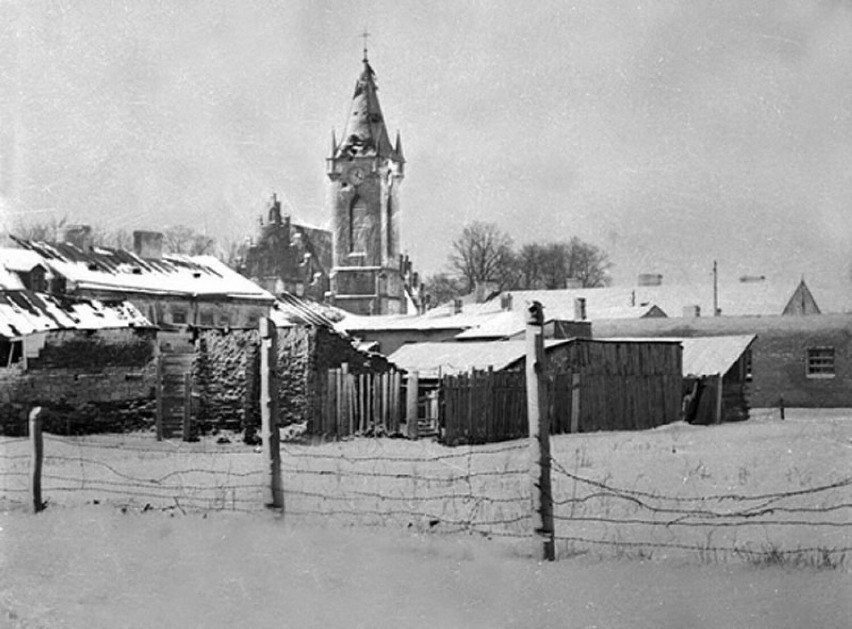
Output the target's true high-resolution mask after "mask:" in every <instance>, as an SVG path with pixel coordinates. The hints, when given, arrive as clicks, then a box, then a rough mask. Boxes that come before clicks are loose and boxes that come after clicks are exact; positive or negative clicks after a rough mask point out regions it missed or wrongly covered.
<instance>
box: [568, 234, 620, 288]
mask: <svg viewBox="0 0 852 629" xmlns="http://www.w3.org/2000/svg"><path fill="white" fill-rule="evenodd" d="M570 248H571V257H570V259H569V267H568V274H569V277H572V278H574V279H577V280H580V283H581V285H582V286H584V287H586V288H596V287H599V286H609V283H610V281H611V278H610V276H609V270H610V269H611V268H612V262H610V260H609V256H608V255H607V253H606V252H605V251H604V250H603V249H601V248H599V247H597V246H596V245H592V244H589V243H587V242H583V241H582V240H580V239H579V238H577V237H576V236H575V237H574V238H572V239H571V242H570Z"/></svg>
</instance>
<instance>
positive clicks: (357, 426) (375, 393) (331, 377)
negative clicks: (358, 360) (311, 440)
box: [310, 364, 406, 438]
mask: <svg viewBox="0 0 852 629" xmlns="http://www.w3.org/2000/svg"><path fill="white" fill-rule="evenodd" d="M320 388H321V392H320V394H321V396H322V400H323V405H322V410H321V413H320V415H319V417H317V418H316V419H315V421H314V422H312V425H311V427H310V430H311V432H312V433H313V434H315V435H322V436H325V437H328V438H344V437H350V436H355V435H371V436H381V435H396V434H401V432H402V430H401V425H402V423H403V420H404V419H405V416H406V395H405V389H404V387H403V377H402V373H401V372H399V371H388V372H385V373H364V374H353V373H350V372H349V369H348V367H347V365H345V364H344V365H343V366H342V367H341V368H340V369H329V370H328V372H327V373H326V378H325V381H324V382H321V384H320Z"/></svg>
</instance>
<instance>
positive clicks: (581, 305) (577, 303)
mask: <svg viewBox="0 0 852 629" xmlns="http://www.w3.org/2000/svg"><path fill="white" fill-rule="evenodd" d="M585 320H586V299H585V297H577V298H576V299H575V300H574V321H585Z"/></svg>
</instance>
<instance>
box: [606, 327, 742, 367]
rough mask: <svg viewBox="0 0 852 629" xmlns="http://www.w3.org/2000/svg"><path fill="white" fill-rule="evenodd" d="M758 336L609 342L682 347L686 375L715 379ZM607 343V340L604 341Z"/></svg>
mask: <svg viewBox="0 0 852 629" xmlns="http://www.w3.org/2000/svg"><path fill="white" fill-rule="evenodd" d="M756 338H757V335H756V334H737V335H730V336H696V337H674V336H653V337H614V338H609V339H605V340H608V341H663V342H665V341H668V342H673V343H680V344H681V347H683V375H684V376H685V377H686V376H698V377H700V376H714V375H716V374H722V375H724V374H726V373H727V372H728V370H729V369H730V368H731V367H733V366H734V365H735V364H736V363H737V361H738V360H739V359H740V358H741V357H742V355H743V354H745V353H746V351H747V350H748V348H749V347H751V344H752V343H754V341H755V339H756ZM601 340H604V339H601Z"/></svg>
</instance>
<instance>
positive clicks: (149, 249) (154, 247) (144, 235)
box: [133, 231, 163, 260]
mask: <svg viewBox="0 0 852 629" xmlns="http://www.w3.org/2000/svg"><path fill="white" fill-rule="evenodd" d="M133 253H135V254H136V255H137V256H139V257H140V258H148V259H155V260H159V259H160V258H162V257H163V234H162V232H149V231H134V232H133Z"/></svg>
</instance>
